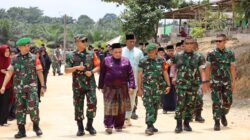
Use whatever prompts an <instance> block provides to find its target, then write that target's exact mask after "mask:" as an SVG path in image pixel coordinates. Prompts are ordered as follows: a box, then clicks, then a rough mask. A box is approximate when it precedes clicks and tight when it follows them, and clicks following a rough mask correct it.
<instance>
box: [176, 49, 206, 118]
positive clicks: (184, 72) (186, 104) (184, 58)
mask: <svg viewBox="0 0 250 140" xmlns="http://www.w3.org/2000/svg"><path fill="white" fill-rule="evenodd" d="M172 62H173V64H176V70H177V77H176V95H177V105H176V112H175V119H176V120H181V119H182V115H183V113H184V112H185V113H184V118H185V120H190V119H191V118H192V113H193V109H194V103H195V98H196V95H197V91H198V88H199V85H200V71H199V69H200V68H201V66H204V64H205V60H204V59H203V58H202V57H201V55H199V54H198V53H196V52H191V53H187V52H185V51H182V52H180V53H177V54H176V55H175V56H174V58H173V60H172Z"/></svg>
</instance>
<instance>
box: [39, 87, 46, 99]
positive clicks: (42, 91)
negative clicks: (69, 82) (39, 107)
mask: <svg viewBox="0 0 250 140" xmlns="http://www.w3.org/2000/svg"><path fill="white" fill-rule="evenodd" d="M45 92H46V88H44V87H42V88H41V92H40V95H41V96H42V97H43V96H44V93H45Z"/></svg>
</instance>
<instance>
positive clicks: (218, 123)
mask: <svg viewBox="0 0 250 140" xmlns="http://www.w3.org/2000/svg"><path fill="white" fill-rule="evenodd" d="M214 131H220V120H215V123H214Z"/></svg>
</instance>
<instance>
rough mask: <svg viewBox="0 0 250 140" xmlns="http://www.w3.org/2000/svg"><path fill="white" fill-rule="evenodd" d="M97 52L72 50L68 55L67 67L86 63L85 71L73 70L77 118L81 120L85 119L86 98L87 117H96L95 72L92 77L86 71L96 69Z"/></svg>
mask: <svg viewBox="0 0 250 140" xmlns="http://www.w3.org/2000/svg"><path fill="white" fill-rule="evenodd" d="M94 56H95V54H94V53H92V52H90V51H87V50H85V51H84V52H81V53H79V52H78V51H74V52H70V53H69V54H67V56H66V66H65V67H66V68H70V67H74V66H80V65H84V66H85V67H86V68H85V70H84V71H79V70H76V71H74V72H73V74H72V75H73V85H72V87H73V92H74V95H73V100H74V106H75V120H76V121H81V120H83V119H84V113H83V106H84V98H85V96H86V98H87V106H88V109H87V118H94V117H95V116H96V104H97V100H96V91H95V90H96V82H95V77H94V74H93V75H92V76H91V77H87V76H86V75H85V72H86V71H91V70H92V69H94V67H95V66H94V63H93V59H94Z"/></svg>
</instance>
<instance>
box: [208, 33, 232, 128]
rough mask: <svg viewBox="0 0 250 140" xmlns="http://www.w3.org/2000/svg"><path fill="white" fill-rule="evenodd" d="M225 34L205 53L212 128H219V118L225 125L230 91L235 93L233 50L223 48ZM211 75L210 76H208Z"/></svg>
mask: <svg viewBox="0 0 250 140" xmlns="http://www.w3.org/2000/svg"><path fill="white" fill-rule="evenodd" d="M225 44H226V35H224V34H219V35H217V38H216V49H214V50H212V51H211V52H209V53H208V55H207V63H208V65H207V71H208V77H209V78H210V79H211V81H210V84H211V90H212V94H211V95H212V101H213V118H214V121H215V125H214V130H215V131H219V130H220V120H221V123H222V125H223V126H227V119H226V114H228V112H229V109H230V107H231V105H232V93H235V77H236V74H235V61H236V60H235V56H234V52H233V51H231V50H230V49H228V48H225ZM210 76H211V77H210Z"/></svg>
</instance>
